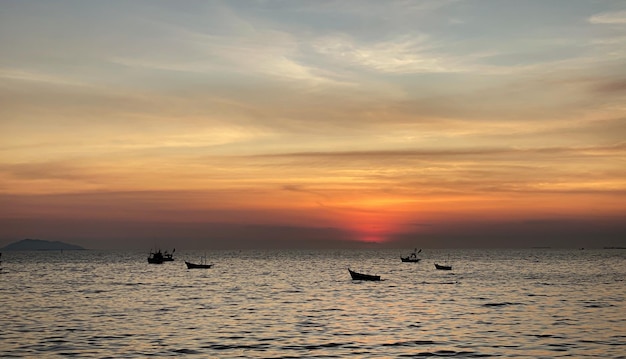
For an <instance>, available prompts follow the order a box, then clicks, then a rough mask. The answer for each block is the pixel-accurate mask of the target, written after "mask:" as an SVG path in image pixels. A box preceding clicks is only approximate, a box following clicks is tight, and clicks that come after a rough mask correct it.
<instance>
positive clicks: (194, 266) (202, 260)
mask: <svg viewBox="0 0 626 359" xmlns="http://www.w3.org/2000/svg"><path fill="white" fill-rule="evenodd" d="M185 264H186V265H187V269H208V268H211V267H213V264H207V263H206V257H202V258H200V263H199V264H197V263H191V262H187V261H185Z"/></svg>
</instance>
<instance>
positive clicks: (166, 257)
mask: <svg viewBox="0 0 626 359" xmlns="http://www.w3.org/2000/svg"><path fill="white" fill-rule="evenodd" d="M174 252H176V248H174V249H173V250H172V253H169V252H168V251H165V252H164V253H163V261H164V262H171V261H173V260H174Z"/></svg>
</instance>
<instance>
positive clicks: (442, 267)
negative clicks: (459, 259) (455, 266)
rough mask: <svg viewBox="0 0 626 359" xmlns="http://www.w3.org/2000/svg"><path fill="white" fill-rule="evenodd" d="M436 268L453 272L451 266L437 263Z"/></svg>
mask: <svg viewBox="0 0 626 359" xmlns="http://www.w3.org/2000/svg"><path fill="white" fill-rule="evenodd" d="M435 268H437V269H439V270H452V266H451V265H444V264H437V263H435Z"/></svg>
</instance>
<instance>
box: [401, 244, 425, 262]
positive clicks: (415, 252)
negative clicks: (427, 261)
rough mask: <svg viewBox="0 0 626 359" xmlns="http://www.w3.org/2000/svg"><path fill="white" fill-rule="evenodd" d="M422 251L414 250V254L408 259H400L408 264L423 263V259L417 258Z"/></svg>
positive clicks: (407, 257)
mask: <svg viewBox="0 0 626 359" xmlns="http://www.w3.org/2000/svg"><path fill="white" fill-rule="evenodd" d="M421 251H422V250H421V249H420V250H419V251H418V250H417V248H415V249H414V250H413V253H411V254H410V255H408V256H406V257H400V259H401V260H402V261H403V262H408V263H417V262H419V261H421V260H422V259H421V258H418V257H417V254H418V253H420V252H421Z"/></svg>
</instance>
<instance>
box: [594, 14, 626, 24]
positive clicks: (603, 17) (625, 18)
mask: <svg viewBox="0 0 626 359" xmlns="http://www.w3.org/2000/svg"><path fill="white" fill-rule="evenodd" d="M588 21H589V22H590V23H592V24H605V25H626V11H611V12H603V13H599V14H595V15H593V16H591V17H590V18H589V19H588Z"/></svg>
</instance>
